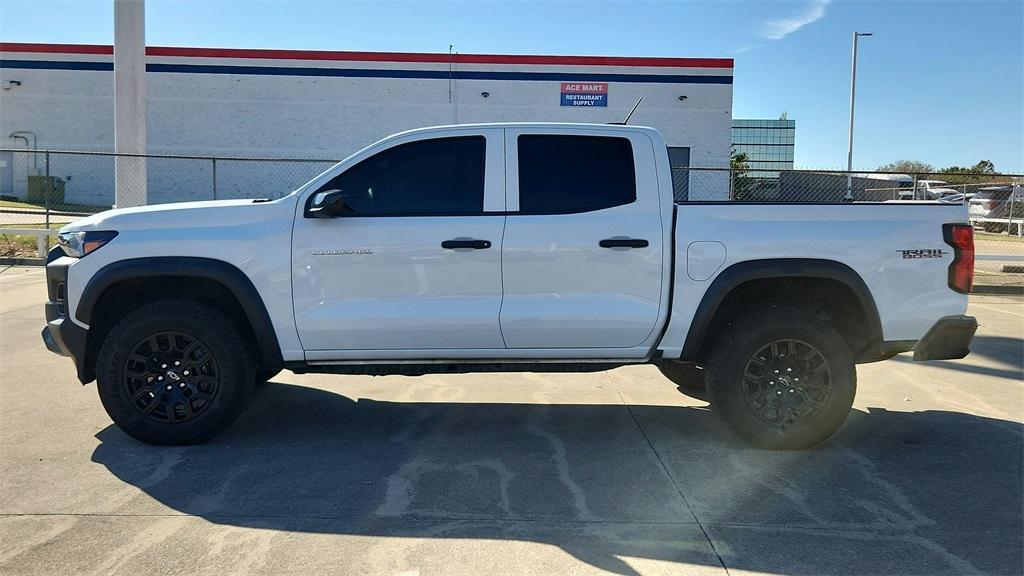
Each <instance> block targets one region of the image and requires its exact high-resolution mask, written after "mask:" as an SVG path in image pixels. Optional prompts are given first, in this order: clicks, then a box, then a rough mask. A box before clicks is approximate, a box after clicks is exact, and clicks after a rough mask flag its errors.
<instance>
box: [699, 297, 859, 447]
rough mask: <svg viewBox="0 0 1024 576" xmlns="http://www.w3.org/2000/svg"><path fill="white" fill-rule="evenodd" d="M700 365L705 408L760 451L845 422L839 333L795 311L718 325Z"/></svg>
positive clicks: (813, 440)
mask: <svg viewBox="0 0 1024 576" xmlns="http://www.w3.org/2000/svg"><path fill="white" fill-rule="evenodd" d="M707 370H708V392H709V395H710V397H711V404H712V407H713V408H714V409H715V411H716V412H717V413H718V415H719V416H720V417H721V418H722V420H723V421H724V422H725V423H726V425H728V427H729V428H730V429H731V430H732V431H733V432H735V433H736V434H737V435H738V436H740V437H741V438H743V439H744V440H746V441H748V442H750V443H752V444H754V445H757V446H760V447H763V448H771V449H779V450H787V449H800V448H807V447H810V446H814V445H815V444H818V443H820V442H822V441H824V440H825V439H826V438H828V437H829V436H831V435H832V433H834V432H835V431H836V430H838V429H839V427H840V426H841V425H842V424H843V421H845V420H846V416H847V415H848V414H849V413H850V407H851V406H852V405H853V397H854V394H855V393H856V389H857V372H856V369H855V367H854V362H853V356H852V354H851V353H850V350H849V347H848V346H847V344H846V341H845V340H843V337H842V336H841V335H840V334H839V333H838V332H837V331H836V329H835V328H834V327H832V326H831V325H830V324H828V323H827V322H826V321H825V320H824V319H821V318H818V317H816V316H814V315H811V314H808V313H807V312H805V311H802V310H800V309H794V308H779V309H773V310H767V311H764V312H760V313H754V314H750V315H747V316H745V317H743V318H741V319H740V320H738V321H736V322H734V323H733V324H732V325H731V326H729V327H727V328H726V329H724V330H723V331H722V332H721V334H720V336H719V338H718V339H717V340H716V342H715V344H714V348H713V350H712V351H711V354H710V357H709V358H708V364H707Z"/></svg>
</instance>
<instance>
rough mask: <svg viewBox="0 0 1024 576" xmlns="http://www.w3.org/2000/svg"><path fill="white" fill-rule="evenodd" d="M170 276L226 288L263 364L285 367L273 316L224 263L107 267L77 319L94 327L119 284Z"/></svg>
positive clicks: (191, 260)
mask: <svg viewBox="0 0 1024 576" xmlns="http://www.w3.org/2000/svg"><path fill="white" fill-rule="evenodd" d="M168 276H179V277H188V278H204V279H207V280H211V281H213V282H217V283H218V284H220V285H222V286H224V287H225V288H227V290H228V291H229V292H230V293H231V294H232V295H233V296H234V297H235V298H236V299H237V300H238V304H239V305H240V306H241V308H242V310H243V312H245V316H246V318H247V319H248V321H249V325H250V326H251V327H252V331H253V334H254V335H255V337H256V343H257V346H259V349H260V355H261V356H262V358H263V364H265V365H267V366H269V367H280V366H282V365H283V364H284V361H283V358H282V356H281V345H280V343H279V342H278V341H277V332H276V331H275V330H274V325H273V323H272V322H271V321H270V314H269V313H268V312H267V307H266V306H265V305H264V303H263V298H262V296H260V293H259V291H258V290H256V287H255V286H253V283H252V281H251V280H250V279H249V277H248V276H246V275H245V273H244V272H242V271H241V270H239V269H238V268H237V267H236V266H234V265H233V264H230V263H228V262H225V261H223V260H216V259H213V258H200V257H195V256H159V257H147V258H130V259H127V260H120V261H118V262H114V263H112V264H108V265H106V266H104V267H103V268H100V270H99V271H98V272H96V273H95V274H93V276H92V278H90V279H89V282H88V283H87V284H86V286H85V290H83V291H82V295H81V297H80V299H79V301H78V307H77V308H76V310H75V317H76V318H77V319H78V320H80V321H81V322H83V323H85V324H91V320H92V315H93V312H94V311H95V308H96V304H97V303H99V300H100V297H101V296H102V295H103V294H104V293H105V292H106V291H107V289H109V288H110V287H112V286H114V285H116V284H117V283H119V282H123V281H126V280H136V279H139V278H157V277H168Z"/></svg>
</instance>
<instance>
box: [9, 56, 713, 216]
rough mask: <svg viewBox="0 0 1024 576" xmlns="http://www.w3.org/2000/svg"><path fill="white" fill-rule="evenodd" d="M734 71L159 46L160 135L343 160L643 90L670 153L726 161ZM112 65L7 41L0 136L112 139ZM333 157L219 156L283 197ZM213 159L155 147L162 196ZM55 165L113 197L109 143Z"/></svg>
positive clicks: (249, 180)
mask: <svg viewBox="0 0 1024 576" xmlns="http://www.w3.org/2000/svg"><path fill="white" fill-rule="evenodd" d="M732 72H733V62H732V60H731V59H728V58H629V57H592V56H503V55H482V54H456V55H449V54H420V53H381V52H323V51H297V50H233V49H206V48H165V47H149V48H148V49H147V78H146V82H147V118H146V122H147V133H148V144H147V148H148V151H149V152H150V153H156V154H192V155H204V156H205V155H209V156H246V157H272V158H323V159H334V160H338V159H341V158H344V157H345V156H347V155H349V154H351V153H352V152H355V151H356V150H358V149H360V148H362V147H363V146H366V145H368V144H370V143H372V142H374V141H376V140H378V139H380V138H382V137H384V136H387V135H389V134H392V133H395V132H399V131H402V130H406V129H410V128H418V127H422V126H430V125H440V124H458V123H471V122H501V121H553V122H602V123H603V122H617V121H622V119H623V118H625V116H626V114H627V113H628V112H629V110H630V108H632V107H633V105H634V104H635V103H636V102H637V100H638V99H639V98H641V97H643V102H642V104H641V105H640V106H639V108H638V109H637V110H636V113H635V114H634V115H633V117H632V119H631V120H630V123H631V124H637V125H647V126H653V127H655V128H658V129H659V130H661V132H662V133H663V134H664V136H665V139H666V141H667V142H668V145H669V146H670V148H671V149H672V151H671V155H672V161H673V164H675V165H690V166H699V167H727V166H728V165H729V148H730V144H731V137H730V126H731V110H732ZM113 80H114V73H113V50H112V47H111V46H95V45H54V44H20V43H0V87H2V88H3V90H2V91H0V139H2V140H0V147H4V148H26V147H31V146H33V145H34V146H36V147H37V148H38V149H51V150H55V149H59V150H94V151H110V150H113V144H114V119H113V116H114V103H113ZM14 132H31V133H33V134H34V135H35V142H34V143H33V142H30V141H29V139H27V138H15V139H11V138H7V136H8V135H9V134H12V133H14ZM28 156H29V155H26V154H15V155H14V156H10V153H8V156H7V158H6V160H7V161H6V162H5V163H6V164H7V167H6V168H3V169H4V170H9V172H8V174H7V176H6V177H5V178H0V184H2V183H3V182H7V184H2V185H3V186H4V187H5V188H7V189H5V190H0V194H10V195H14V196H19V197H23V196H24V192H25V182H26V178H27V174H29V173H30V172H32V171H33V166H32V161H30V160H28ZM34 161H35V162H36V163H37V164H36V165H37V166H38V167H39V169H40V171H41V169H42V166H41V161H40V160H39V159H38V158H37V159H34ZM282 166H283V165H282ZM324 167H326V164H316V165H306V166H304V167H296V166H288V167H281V168H274V169H269V168H267V167H264V170H263V171H262V172H261V171H260V169H259V168H257V167H255V166H254V165H253V164H251V163H249V164H245V165H242V164H239V163H236V165H234V166H231V165H229V164H227V163H222V164H221V165H220V166H219V172H218V173H217V175H216V178H215V181H216V182H217V183H218V188H219V190H220V196H219V197H237V196H280V195H281V194H284V193H287V192H288V191H290V190H291V189H292V188H294V187H295V186H296V185H298V184H301V182H302V181H303V180H305V179H307V178H308V177H311V176H313V175H314V174H315V173H316V172H318V171H319V170H321V169H323V168H324ZM314 168H315V169H314ZM212 170H213V169H212V166H210V165H209V163H208V162H203V161H199V160H196V161H192V162H191V164H187V163H186V162H185V161H172V160H152V159H151V160H150V161H149V169H148V176H147V180H148V183H149V190H150V199H151V201H155V202H160V201H170V200H181V199H194V198H203V197H206V198H208V197H209V189H210V184H209V183H210V181H211V178H214V176H213V174H212ZM50 174H52V175H55V176H58V177H60V178H65V179H66V178H67V177H69V176H70V179H69V180H68V181H67V182H66V195H67V200H68V201H69V202H78V203H90V204H109V203H110V202H112V198H113V161H112V160H111V159H109V158H96V157H68V156H52V157H51V168H50ZM296 180H297V181H296ZM690 193H691V195H693V194H694V193H695V191H694V190H693V189H692V186H691V191H690Z"/></svg>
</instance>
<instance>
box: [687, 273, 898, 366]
mask: <svg viewBox="0 0 1024 576" xmlns="http://www.w3.org/2000/svg"><path fill="white" fill-rule="evenodd" d="M766 278H821V279H826V280H834V281H837V282H840V283H842V284H844V285H845V286H847V287H848V288H850V290H852V291H853V293H854V294H855V295H856V296H857V299H858V300H859V301H860V305H861V307H862V308H863V309H864V313H865V314H866V316H867V323H868V334H866V336H867V341H868V342H870V343H871V345H870V346H869V347H868V349H867V350H864V351H863V352H862V353H861V354H860V356H859V357H858V361H859V362H870V361H873V360H878V359H880V358H881V357H882V354H883V351H882V346H883V343H882V322H881V320H880V319H879V316H878V307H877V306H876V305H875V299H874V297H873V296H872V295H871V290H870V289H868V286H867V284H865V283H864V279H863V278H861V277H860V274H858V273H857V272H856V271H855V270H854V269H853V268H850V267H849V266H847V265H846V264H843V263H841V262H836V261H835V260H823V259H816V258H772V259H764V260H746V261H743V262H738V263H736V264H733V265H732V266H729V267H728V268H726V269H725V270H723V271H722V272H721V273H719V274H718V276H717V277H715V279H714V280H713V281H712V282H711V286H709V287H708V289H707V291H706V292H704V297H703V298H702V299H701V301H700V304H699V305H698V306H697V311H696V312H695V313H694V316H693V321H692V322H690V330H689V332H687V334H686V340H685V341H684V343H683V351H682V354H681V355H680V359H681V360H685V361H694V360H697V359H698V358H697V357H698V355H699V354H700V349H701V346H702V345H703V343H704V337H705V336H706V335H707V333H708V330H709V329H710V328H711V323H712V321H713V320H714V317H715V313H716V312H718V308H719V306H721V304H722V302H723V301H724V300H725V298H726V296H728V295H729V293H730V292H731V291H732V290H733V289H734V288H736V287H737V286H740V285H741V284H743V283H745V282H749V281H751V280H762V279H766Z"/></svg>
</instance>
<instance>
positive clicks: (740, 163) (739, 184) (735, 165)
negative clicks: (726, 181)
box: [729, 148, 755, 200]
mask: <svg viewBox="0 0 1024 576" xmlns="http://www.w3.org/2000/svg"><path fill="white" fill-rule="evenodd" d="M749 161H750V158H749V157H748V156H747V155H746V153H744V152H737V151H736V149H735V148H733V149H732V151H731V152H730V154H729V168H731V169H732V197H733V198H735V199H736V200H749V199H750V193H751V191H752V190H753V188H754V184H755V182H754V180H753V179H752V178H751V177H750V176H749V174H750V164H748V162H749Z"/></svg>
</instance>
